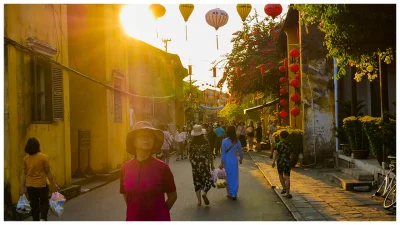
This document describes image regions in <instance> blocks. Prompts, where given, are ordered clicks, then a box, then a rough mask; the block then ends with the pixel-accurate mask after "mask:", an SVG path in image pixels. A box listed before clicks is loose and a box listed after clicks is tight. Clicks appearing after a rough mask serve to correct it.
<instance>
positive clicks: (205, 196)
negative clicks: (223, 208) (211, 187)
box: [201, 195, 210, 205]
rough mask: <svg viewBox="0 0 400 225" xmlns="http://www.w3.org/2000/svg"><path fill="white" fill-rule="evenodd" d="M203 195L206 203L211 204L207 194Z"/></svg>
mask: <svg viewBox="0 0 400 225" xmlns="http://www.w3.org/2000/svg"><path fill="white" fill-rule="evenodd" d="M201 197H203V200H204V203H205V204H206V205H209V204H210V201H209V200H208V198H207V195H202V196H201Z"/></svg>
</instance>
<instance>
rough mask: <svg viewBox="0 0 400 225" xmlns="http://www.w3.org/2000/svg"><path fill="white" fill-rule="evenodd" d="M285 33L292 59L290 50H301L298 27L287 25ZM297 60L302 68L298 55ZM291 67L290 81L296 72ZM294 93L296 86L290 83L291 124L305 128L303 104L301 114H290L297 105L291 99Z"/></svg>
mask: <svg viewBox="0 0 400 225" xmlns="http://www.w3.org/2000/svg"><path fill="white" fill-rule="evenodd" d="M285 33H286V36H287V46H288V47H287V50H288V52H287V57H288V59H290V58H291V56H290V55H289V52H290V50H292V49H297V50H299V51H300V47H299V40H298V39H297V27H287V28H285ZM296 60H297V61H298V62H297V63H298V64H299V65H300V68H301V64H300V58H299V57H297V59H296ZM290 65H292V63H290V60H289V63H288V67H289V68H290ZM289 68H288V74H289V75H288V81H289V82H290V80H291V79H293V78H294V75H295V74H294V73H293V72H292V71H290V69H289ZM300 71H301V69H300ZM294 93H295V89H294V87H292V86H290V85H289V99H288V101H289V111H288V116H289V118H290V126H291V127H293V128H297V129H303V124H302V123H303V111H302V110H301V109H302V107H301V105H300V107H299V109H300V115H298V116H296V117H294V116H292V114H290V110H291V109H292V108H294V107H295V103H294V102H293V101H292V100H290V95H292V94H294ZM299 94H300V93H299Z"/></svg>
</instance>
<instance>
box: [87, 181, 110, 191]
mask: <svg viewBox="0 0 400 225" xmlns="http://www.w3.org/2000/svg"><path fill="white" fill-rule="evenodd" d="M106 184H107V182H106V181H102V180H96V181H93V182H90V183H88V184H85V185H82V186H81V193H86V192H89V191H92V190H94V189H96V188H99V187H102V186H104V185H106Z"/></svg>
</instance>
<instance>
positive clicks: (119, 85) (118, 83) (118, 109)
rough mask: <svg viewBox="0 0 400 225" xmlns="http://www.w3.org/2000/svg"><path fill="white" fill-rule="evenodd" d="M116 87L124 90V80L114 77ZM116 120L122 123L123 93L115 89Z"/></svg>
mask: <svg viewBox="0 0 400 225" xmlns="http://www.w3.org/2000/svg"><path fill="white" fill-rule="evenodd" d="M114 88H116V89H119V90H122V80H120V79H114ZM114 122H115V123H122V94H121V93H120V92H118V91H116V90H114Z"/></svg>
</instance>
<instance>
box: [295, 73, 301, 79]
mask: <svg viewBox="0 0 400 225" xmlns="http://www.w3.org/2000/svg"><path fill="white" fill-rule="evenodd" d="M294 77H295V78H296V79H298V80H299V81H300V79H301V75H300V73H296V74H295V75H294Z"/></svg>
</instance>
